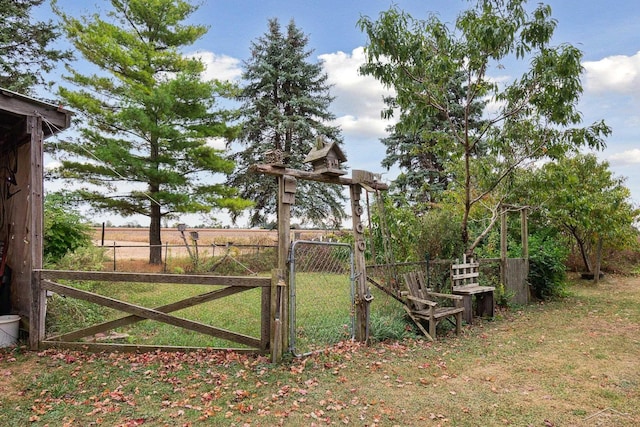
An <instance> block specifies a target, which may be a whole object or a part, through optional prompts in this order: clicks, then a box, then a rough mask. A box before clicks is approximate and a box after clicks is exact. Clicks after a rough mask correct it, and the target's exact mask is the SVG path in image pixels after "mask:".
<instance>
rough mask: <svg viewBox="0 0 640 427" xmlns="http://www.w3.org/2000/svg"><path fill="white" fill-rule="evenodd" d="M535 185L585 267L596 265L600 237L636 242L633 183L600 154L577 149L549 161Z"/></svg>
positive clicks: (617, 244) (614, 242)
mask: <svg viewBox="0 0 640 427" xmlns="http://www.w3.org/2000/svg"><path fill="white" fill-rule="evenodd" d="M532 187H534V188H535V189H536V190H537V191H536V192H535V193H534V194H533V196H534V200H535V201H536V202H537V203H538V204H539V205H540V206H541V211H542V212H541V214H542V215H543V216H544V218H545V219H546V220H547V221H549V222H550V223H551V225H553V226H555V227H557V228H560V229H562V230H563V231H564V232H565V233H567V234H568V235H569V236H571V238H572V239H574V241H575V242H576V244H577V246H578V248H579V250H580V254H581V256H582V260H583V263H584V268H585V270H586V271H588V272H590V271H591V258H592V249H593V248H594V247H595V245H596V243H597V241H598V239H603V242H604V243H605V244H606V245H607V246H608V247H610V248H615V249H626V248H631V247H633V245H637V232H634V228H633V223H634V221H635V220H637V218H638V215H639V211H638V210H637V209H635V208H634V207H633V205H632V203H631V199H630V197H631V196H630V192H629V189H628V188H627V187H625V186H624V179H622V178H618V177H615V176H614V175H613V173H612V172H611V170H610V169H609V164H608V163H607V162H599V161H598V159H597V158H596V156H595V155H592V154H578V155H575V156H570V157H564V158H561V159H559V160H558V161H556V162H550V163H547V164H545V165H544V167H543V168H542V169H541V170H540V171H538V173H537V174H536V175H535V180H534V181H533V182H532Z"/></svg>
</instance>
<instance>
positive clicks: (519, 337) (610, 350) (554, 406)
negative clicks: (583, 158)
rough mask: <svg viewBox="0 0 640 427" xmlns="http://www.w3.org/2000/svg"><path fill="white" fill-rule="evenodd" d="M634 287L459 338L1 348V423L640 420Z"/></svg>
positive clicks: (633, 283)
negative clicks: (249, 351)
mask: <svg viewBox="0 0 640 427" xmlns="http://www.w3.org/2000/svg"><path fill="white" fill-rule="evenodd" d="M639 355H640V278H638V277H635V278H623V277H608V278H607V279H606V280H604V281H603V282H601V283H600V285H599V286H597V287H595V286H593V285H591V284H588V283H586V282H577V283H576V284H574V285H573V286H571V288H570V296H568V297H567V298H565V299H563V300H560V301H554V302H550V303H545V304H535V305H530V306H527V307H522V308H518V309H513V310H510V311H506V312H501V313H500V314H499V316H498V317H497V318H496V320H494V321H492V322H487V321H485V322H480V323H478V324H474V325H473V326H471V327H466V328H465V329H464V333H463V335H462V336H461V337H460V338H455V336H454V335H449V336H447V337H444V339H441V340H440V341H438V342H437V343H435V344H432V343H429V342H427V341H423V340H406V341H402V342H385V343H376V344H374V345H372V346H370V347H364V346H361V345H358V344H353V343H348V342H346V343H340V344H337V345H335V346H333V347H332V348H330V349H328V350H327V351H325V352H323V353H320V354H315V355H312V356H309V357H305V358H300V359H293V360H288V361H286V362H285V363H282V364H280V365H277V366H275V365H272V364H269V363H268V361H267V359H266V358H262V357H257V356H247V355H239V354H236V353H232V352H222V353H220V352H217V353H216V352H207V351H200V352H193V353H189V354H170V353H153V354H138V355H136V354H133V355H126V354H83V353H78V352H70V351H55V350H48V351H45V352H42V353H31V352H28V351H26V350H24V348H21V347H18V348H10V349H4V350H0V375H2V378H3V381H2V382H1V383H0V425H33V426H44V425H50V426H62V425H68V426H89V425H108V426H113V425H122V426H138V425H153V426H156V425H157V426H163V425H169V426H183V425H224V426H228V425H238V426H243V425H248V426H272V425H279V424H280V425H291V426H300V425H307V426H311V425H343V424H344V425H357V426H360V425H368V426H373V425H378V426H396V425H397V426H414V425H415V426H438V425H442V426H447V425H451V426H503V425H513V426H529V425H531V426H636V425H640V409H638V408H640V369H639V368H640V360H639Z"/></svg>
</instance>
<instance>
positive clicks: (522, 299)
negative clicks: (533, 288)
mask: <svg viewBox="0 0 640 427" xmlns="http://www.w3.org/2000/svg"><path fill="white" fill-rule="evenodd" d="M505 263H506V269H505V273H504V280H505V283H504V286H505V289H507V290H509V291H510V292H513V297H512V301H513V302H514V303H516V304H527V303H528V302H529V284H528V282H527V276H528V275H529V263H528V262H527V260H526V259H525V258H507V259H506V260H505Z"/></svg>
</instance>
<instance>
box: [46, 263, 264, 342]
mask: <svg viewBox="0 0 640 427" xmlns="http://www.w3.org/2000/svg"><path fill="white" fill-rule="evenodd" d="M33 273H34V275H33V286H34V288H36V289H37V292H36V294H37V295H39V296H40V297H41V298H45V296H44V294H45V293H46V291H51V292H55V293H57V294H59V295H63V296H68V297H72V298H77V299H81V300H85V301H89V302H91V303H95V304H98V305H102V306H105V307H109V308H112V309H115V310H119V311H123V312H125V313H128V316H125V317H121V318H118V319H115V320H111V321H108V322H104V323H100V324H97V325H93V326H90V327H87V328H83V329H79V330H76V331H73V332H70V333H66V334H63V335H58V336H55V337H49V338H46V339H45V338H44V327H42V328H41V329H40V331H39V332H40V333H39V334H38V335H39V336H38V337H37V340H36V342H37V343H38V348H49V347H56V348H71V349H83V350H93V351H102V350H107V351H115V350H118V351H153V350H157V349H161V350H184V349H186V347H175V346H150V345H137V344H119V343H118V344H111V343H96V342H87V341H78V340H80V339H82V338H85V337H89V336H92V335H95V334H98V333H103V332H105V331H108V330H111V329H114V328H119V327H123V326H127V325H131V324H133V323H136V322H140V321H143V320H146V319H149V320H155V321H158V322H162V323H166V324H169V325H172V326H177V327H180V328H184V329H186V330H190V331H195V332H199V333H202V334H206V335H210V336H212V337H217V338H222V339H225V340H228V341H232V342H235V343H238V344H242V345H244V346H247V347H245V348H234V349H233V350H235V351H245V352H254V353H255V352H258V353H266V352H268V350H269V340H270V316H269V313H270V304H271V278H269V277H235V276H200V275H176V274H140V273H115V272H83V271H55V270H34V272H33ZM57 280H75V281H99V282H127V283H131V284H132V285H135V284H136V283H163V284H180V285H208V286H212V287H216V289H214V290H212V291H210V292H207V293H204V294H201V295H197V296H193V297H190V298H187V299H184V300H182V301H178V302H174V303H171V304H167V305H164V306H160V307H154V308H146V307H142V306H139V305H136V304H131V303H129V302H125V301H120V300H117V299H114V298H110V297H106V296H103V295H98V294H95V293H92V292H88V291H85V290H80V289H77V288H74V287H71V286H67V285H63V284H60V283H58V282H56V281H57ZM254 288H260V289H261V290H262V294H261V315H260V337H251V336H248V335H244V334H240V333H236V332H232V331H228V330H225V329H222V328H217V327H214V326H211V325H207V324H204V323H201V322H196V321H192V320H188V319H184V318H181V317H177V316H173V315H171V314H169V313H171V312H174V311H177V310H182V309H184V308H187V307H193V306H195V305H198V304H202V303H205V302H208V301H213V300H216V299H220V298H224V297H228V296H230V295H234V294H237V293H240V292H244V291H247V290H250V289H254ZM36 289H34V290H36ZM39 306H43V304H34V308H36V307H39ZM33 314H35V316H34V317H35V319H38V320H40V323H41V325H42V326H44V316H45V313H44V312H42V311H35V312H33Z"/></svg>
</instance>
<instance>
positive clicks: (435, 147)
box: [363, 68, 485, 211]
mask: <svg viewBox="0 0 640 427" xmlns="http://www.w3.org/2000/svg"><path fill="white" fill-rule="evenodd" d="M363 71H365V72H366V68H363ZM463 78H464V76H463V74H462V73H458V75H457V76H456V77H455V78H453V79H452V80H451V82H450V84H449V95H448V99H449V102H450V103H451V107H450V109H451V111H450V117H449V118H450V119H451V120H454V121H457V122H461V121H463V120H464V117H465V111H464V110H463V108H462V107H461V106H462V104H463V102H464V97H465V95H466V94H465V90H464V86H465V85H464V80H463ZM415 90H416V91H419V90H420V88H419V85H416V87H415ZM384 101H385V104H386V105H387V109H386V110H384V111H383V117H386V118H390V117H391V116H393V114H394V111H395V110H399V111H400V116H399V118H398V122H397V123H396V124H394V125H392V126H389V128H388V129H387V130H388V131H389V136H388V137H386V138H382V139H381V142H382V143H383V144H384V145H385V146H386V157H385V158H384V159H383V160H382V166H383V167H385V168H387V170H388V169H390V168H391V167H393V166H394V165H398V166H399V167H400V174H399V175H398V176H397V177H396V179H395V180H394V181H393V182H392V184H391V188H390V190H391V193H392V194H397V195H399V196H400V197H401V198H402V199H404V200H406V201H408V202H409V203H410V204H411V205H412V206H413V207H414V209H416V210H417V211H421V210H423V209H428V208H429V207H430V206H432V205H433V204H434V203H437V202H438V201H439V200H440V198H441V197H442V194H443V192H444V191H445V190H446V189H447V187H448V186H449V183H450V182H451V181H452V180H453V179H454V178H455V177H454V176H453V171H452V170H451V169H449V170H446V162H447V159H448V158H450V157H451V151H450V150H446V149H445V150H443V149H442V147H441V146H440V144H438V142H439V140H441V139H442V134H447V133H450V123H449V118H447V115H445V114H443V113H442V112H436V113H435V114H433V113H430V112H427V111H425V112H422V113H419V114H417V112H416V110H417V109H420V108H421V107H422V106H421V105H420V104H416V103H411V104H410V105H409V106H408V105H406V104H405V105H399V103H398V102H397V98H395V97H388V98H386V99H385V100H384ZM484 104H485V102H483V101H479V100H475V102H474V103H473V104H472V105H471V107H470V108H469V111H468V113H467V114H468V116H469V117H468V120H469V126H470V128H472V129H477V128H478V127H479V126H480V125H482V120H481V117H480V116H481V114H482V109H483V107H484ZM482 149H483V147H482V146H481V145H480V144H479V145H477V146H476V147H475V150H476V151H480V150H482Z"/></svg>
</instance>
